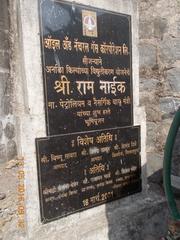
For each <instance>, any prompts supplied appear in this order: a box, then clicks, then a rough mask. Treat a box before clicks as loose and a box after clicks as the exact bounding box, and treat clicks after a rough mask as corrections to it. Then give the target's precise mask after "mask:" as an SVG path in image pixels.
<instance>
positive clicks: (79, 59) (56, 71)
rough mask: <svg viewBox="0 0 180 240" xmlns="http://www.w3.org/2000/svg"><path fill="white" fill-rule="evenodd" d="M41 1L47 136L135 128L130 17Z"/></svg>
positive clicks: (68, 4)
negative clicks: (127, 127)
mask: <svg viewBox="0 0 180 240" xmlns="http://www.w3.org/2000/svg"><path fill="white" fill-rule="evenodd" d="M39 1H40V22H41V25H40V29H41V45H42V67H43V75H44V77H43V78H44V93H45V109H46V123H47V134H48V135H57V134H64V133H70V132H79V131H90V130H96V129H105V128H112V127H123V126H130V125H133V96H132V67H131V50H132V49H131V48H132V47H131V18H130V16H129V15H124V14H118V13H115V12H109V11H105V10H101V9H97V8H91V7H87V6H83V5H78V4H75V3H73V4H71V3H67V2H62V1H51V0H39Z"/></svg>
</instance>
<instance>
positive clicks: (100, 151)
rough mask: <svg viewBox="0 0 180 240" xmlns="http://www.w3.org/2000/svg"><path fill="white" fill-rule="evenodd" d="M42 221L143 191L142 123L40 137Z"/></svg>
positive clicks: (39, 174) (39, 166)
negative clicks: (140, 124) (139, 124)
mask: <svg viewBox="0 0 180 240" xmlns="http://www.w3.org/2000/svg"><path fill="white" fill-rule="evenodd" d="M36 147H37V165H38V178H39V192H40V206H41V218H42V222H44V223H46V222H49V221H52V220H55V219H57V218H60V217H63V216H66V215H69V214H71V213H74V212H77V211H81V210H83V209H87V208H91V207H94V206H97V205H99V204H102V203H106V202H108V201H112V200H115V199H119V198H121V197H124V196H127V195H130V194H133V193H135V192H139V191H141V162H140V128H139V126H136V127H127V128H113V129H106V130H100V131H91V132H85V133H74V134H66V135H61V136H52V137H46V138H39V139H36Z"/></svg>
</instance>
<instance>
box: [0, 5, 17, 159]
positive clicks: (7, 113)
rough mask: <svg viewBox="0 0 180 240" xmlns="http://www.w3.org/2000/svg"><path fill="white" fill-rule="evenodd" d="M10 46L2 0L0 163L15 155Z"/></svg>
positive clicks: (7, 12)
mask: <svg viewBox="0 0 180 240" xmlns="http://www.w3.org/2000/svg"><path fill="white" fill-rule="evenodd" d="M10 46H11V33H10V19H9V6H8V1H7V0H2V1H1V8H0V163H2V162H5V161H7V160H11V159H13V158H14V157H15V156H16V155H17V146H16V142H15V135H16V131H15V126H14V123H15V119H14V116H13V102H14V96H13V93H14V91H13V87H14V86H13V78H12V75H11V64H10V58H11V54H12V53H11V51H10Z"/></svg>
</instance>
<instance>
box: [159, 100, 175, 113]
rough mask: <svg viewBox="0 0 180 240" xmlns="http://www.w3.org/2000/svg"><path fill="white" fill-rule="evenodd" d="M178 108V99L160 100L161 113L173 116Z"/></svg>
mask: <svg viewBox="0 0 180 240" xmlns="http://www.w3.org/2000/svg"><path fill="white" fill-rule="evenodd" d="M179 107H180V99H178V98H172V97H170V98H169V97H164V98H161V99H160V109H161V111H162V112H163V113H166V114H174V113H175V112H176V111H177V110H178V108H179Z"/></svg>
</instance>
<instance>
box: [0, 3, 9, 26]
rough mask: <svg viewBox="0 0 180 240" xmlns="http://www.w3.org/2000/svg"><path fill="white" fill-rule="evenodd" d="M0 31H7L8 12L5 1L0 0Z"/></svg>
mask: <svg viewBox="0 0 180 240" xmlns="http://www.w3.org/2000/svg"><path fill="white" fill-rule="evenodd" d="M0 29H9V12H8V1H7V0H1V8H0Z"/></svg>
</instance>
